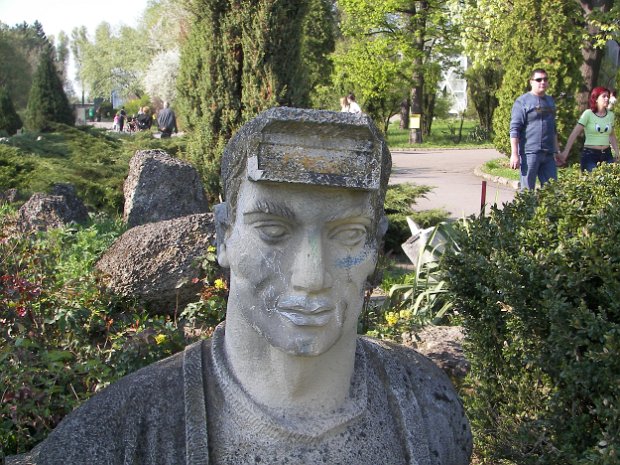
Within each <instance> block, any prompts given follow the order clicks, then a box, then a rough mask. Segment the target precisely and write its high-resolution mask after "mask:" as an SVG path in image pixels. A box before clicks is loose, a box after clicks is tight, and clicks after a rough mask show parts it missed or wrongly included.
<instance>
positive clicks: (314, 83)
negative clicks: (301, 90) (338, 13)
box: [300, 0, 337, 108]
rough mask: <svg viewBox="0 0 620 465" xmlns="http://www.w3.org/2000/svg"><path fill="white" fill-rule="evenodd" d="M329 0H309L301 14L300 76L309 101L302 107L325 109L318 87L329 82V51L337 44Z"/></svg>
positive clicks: (331, 4)
mask: <svg viewBox="0 0 620 465" xmlns="http://www.w3.org/2000/svg"><path fill="white" fill-rule="evenodd" d="M334 10H335V9H334V5H333V1H332V0H310V1H309V2H308V9H307V14H306V15H305V17H304V22H303V26H302V27H303V31H302V36H301V52H300V53H301V57H302V65H303V68H304V69H305V70H306V72H305V73H303V75H302V76H301V78H302V79H304V81H306V83H307V84H305V85H304V87H307V88H308V89H309V90H310V94H309V100H308V101H307V102H302V105H301V106H303V107H312V108H328V107H325V106H323V105H322V103H321V101H320V94H321V93H320V91H319V89H320V88H321V87H327V86H330V85H331V74H332V71H333V63H332V62H331V60H330V59H329V54H330V53H331V52H333V51H334V48H335V46H336V38H335V35H336V28H337V25H336V18H335V11H334Z"/></svg>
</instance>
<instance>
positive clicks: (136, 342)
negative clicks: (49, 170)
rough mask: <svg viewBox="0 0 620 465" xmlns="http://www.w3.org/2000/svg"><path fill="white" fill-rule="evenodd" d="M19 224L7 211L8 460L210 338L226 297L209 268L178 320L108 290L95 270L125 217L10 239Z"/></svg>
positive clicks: (2, 267)
mask: <svg viewBox="0 0 620 465" xmlns="http://www.w3.org/2000/svg"><path fill="white" fill-rule="evenodd" d="M15 217H16V213H15V210H14V209H12V208H11V207H8V206H6V205H4V206H2V207H0V231H1V232H0V366H2V370H0V386H2V389H1V390H0V444H1V445H2V448H1V449H0V457H2V453H4V454H7V455H10V454H14V453H18V452H24V451H27V450H28V449H30V448H32V447H33V446H34V445H35V444H36V443H38V442H39V441H41V440H42V439H44V438H45V436H46V435H47V434H48V433H49V431H51V429H52V428H54V427H55V426H56V424H57V423H58V422H59V421H60V420H61V419H62V418H63V417H64V416H65V415H66V414H67V413H69V412H71V411H72V410H73V408H75V407H76V406H77V405H79V404H80V403H81V402H83V401H84V400H86V399H87V398H88V397H90V396H91V395H93V394H94V393H95V392H97V391H99V390H100V389H102V388H103V387H105V386H106V385H108V384H109V383H111V382H113V381H115V380H116V379H118V378H120V377H121V376H124V375H126V374H128V373H130V372H132V371H135V370H136V369H138V368H140V367H142V366H145V365H148V364H150V363H152V362H154V361H156V360H159V359H161V358H163V357H166V356H168V355H171V354H173V353H175V352H178V351H180V350H181V349H182V348H183V347H184V346H185V345H186V344H188V343H189V342H192V341H194V340H197V339H198V338H200V337H206V336H208V335H209V334H210V331H211V330H212V328H213V326H214V325H216V324H217V323H218V322H219V321H220V320H221V318H222V316H223V313H224V312H223V306H225V295H226V291H227V286H226V283H225V281H223V280H222V279H221V278H219V277H218V276H217V274H216V273H214V272H213V271H211V272H210V273H207V276H208V277H210V278H211V279H212V282H206V283H205V291H204V292H203V300H204V303H203V304H202V307H200V306H198V307H197V308H194V309H189V310H187V311H186V312H184V313H182V314H181V316H180V320H178V321H177V320H175V319H172V318H171V317H165V316H160V317H154V316H151V315H149V314H148V313H147V312H146V311H145V309H144V307H143V305H142V304H141V303H140V302H138V301H134V300H131V299H125V298H120V297H118V296H115V295H111V294H109V293H108V292H106V291H105V290H104V289H103V287H102V286H100V285H99V282H98V279H97V276H96V275H95V273H94V272H93V265H94V263H95V262H96V260H97V259H98V258H99V256H100V254H101V253H102V252H103V251H104V250H105V249H106V248H107V247H108V246H109V245H110V244H111V243H112V241H113V240H114V239H115V238H116V237H117V236H118V235H119V234H120V233H121V232H122V229H123V227H122V223H121V222H120V221H119V220H116V219H114V220H110V219H106V218H104V217H101V218H96V219H95V221H94V223H93V224H91V225H89V226H86V227H82V226H80V227H66V228H61V229H56V230H51V231H49V232H47V233H38V234H37V235H36V236H22V235H15V234H9V231H11V230H13V228H12V224H14V222H15ZM207 261H208V260H207ZM203 307H205V308H203ZM184 320H187V321H184ZM188 327H191V328H193V329H196V328H197V329H199V330H198V331H197V330H194V331H192V332H188V331H186V328H188Z"/></svg>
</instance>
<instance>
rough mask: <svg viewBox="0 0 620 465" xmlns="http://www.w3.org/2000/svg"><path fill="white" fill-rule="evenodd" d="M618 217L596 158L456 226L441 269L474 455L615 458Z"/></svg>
mask: <svg viewBox="0 0 620 465" xmlns="http://www.w3.org/2000/svg"><path fill="white" fill-rule="evenodd" d="M619 223H620V166H618V165H605V166H602V167H600V168H598V169H596V170H594V171H593V172H592V173H588V174H581V173H580V172H579V171H577V170H567V171H566V175H565V177H564V179H562V180H560V181H559V182H553V183H550V184H549V185H546V186H545V188H543V189H540V190H537V191H526V192H523V193H521V194H519V195H517V197H516V199H515V201H514V202H513V203H512V204H507V205H505V206H504V207H503V210H501V211H500V210H498V209H496V208H494V209H493V210H492V212H491V214H490V215H489V216H488V217H479V218H477V219H475V220H473V221H471V222H469V223H468V224H467V225H466V226H465V227H463V228H460V229H458V230H457V236H456V237H457V239H456V241H457V243H458V244H459V250H458V252H455V253H451V254H448V255H447V256H446V258H445V260H446V262H445V266H444V268H445V269H446V278H447V280H448V283H449V287H450V289H451V290H452V291H453V292H454V299H455V306H456V308H457V309H458V311H459V313H460V314H461V317H462V320H463V325H464V326H465V329H466V335H467V339H466V351H467V354H468V359H469V360H470V362H471V365H472V370H471V375H470V382H471V392H470V393H469V394H468V395H467V396H466V399H465V401H466V405H467V410H468V415H469V418H470V419H471V420H472V424H473V427H474V438H475V440H476V442H477V447H478V451H479V454H480V456H481V457H480V458H481V462H482V463H519V464H549V465H551V464H554V465H555V464H558V463H562V464H564V463H566V464H601V465H602V464H605V465H611V464H617V463H618V454H619V451H620V440H619V438H620V429H619V428H620V398H619V391H618V383H620V358H618V350H619V349H620V305H619V302H620V284H619V283H620V279H619V276H620V275H619V273H620V264H619V259H618V257H620V228H618V224H619Z"/></svg>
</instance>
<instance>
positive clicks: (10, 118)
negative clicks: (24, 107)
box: [0, 87, 22, 136]
mask: <svg viewBox="0 0 620 465" xmlns="http://www.w3.org/2000/svg"><path fill="white" fill-rule="evenodd" d="M21 127H22V120H21V118H20V117H19V115H18V114H17V112H16V111H15V107H14V106H13V100H11V96H10V95H9V92H8V91H7V90H6V88H5V87H0V131H6V132H7V134H8V135H9V136H11V135H13V134H15V133H16V132H17V130H18V129H19V128H21Z"/></svg>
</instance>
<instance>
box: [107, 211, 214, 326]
mask: <svg viewBox="0 0 620 465" xmlns="http://www.w3.org/2000/svg"><path fill="white" fill-rule="evenodd" d="M210 245H215V225H214V222H213V214H212V213H200V214H196V215H188V216H184V217H182V218H175V219H172V220H167V221H160V222H158V223H148V224H144V225H141V226H136V227H135V228H131V229H130V230H128V231H126V232H125V233H124V234H123V235H122V236H121V237H119V238H118V239H117V240H116V242H114V244H112V246H111V247H110V248H109V249H108V250H107V251H106V252H105V253H104V255H103V256H102V257H101V259H100V260H99V261H98V262H97V264H96V268H97V269H98V270H99V271H100V272H102V273H103V277H102V279H103V283H104V285H105V286H106V287H107V288H108V289H109V290H110V291H112V292H114V293H115V294H118V295H122V296H126V297H136V298H139V299H141V300H143V301H145V302H146V303H147V304H148V307H149V309H151V311H152V312H153V313H156V314H172V313H174V312H175V310H177V309H178V310H181V309H183V307H185V305H187V304H188V303H190V302H196V301H198V300H199V298H200V297H199V295H198V293H199V292H200V289H201V282H199V281H198V280H199V279H201V278H203V277H204V271H203V270H202V269H201V266H200V262H201V260H200V259H201V257H203V256H204V255H205V254H206V252H207V248H208V247H209V246H210Z"/></svg>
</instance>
